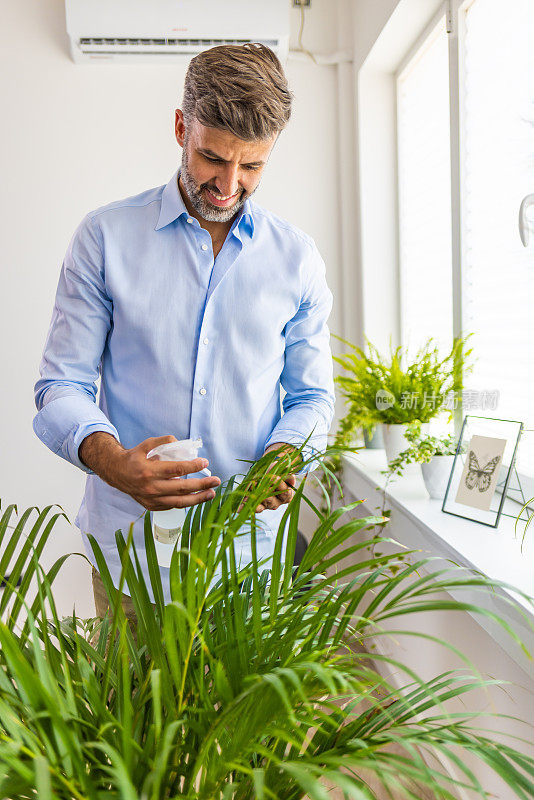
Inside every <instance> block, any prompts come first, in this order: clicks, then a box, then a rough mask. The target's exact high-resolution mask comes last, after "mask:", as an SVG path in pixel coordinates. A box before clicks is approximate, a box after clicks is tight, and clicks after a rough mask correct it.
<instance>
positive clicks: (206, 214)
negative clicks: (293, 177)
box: [180, 141, 258, 222]
mask: <svg viewBox="0 0 534 800" xmlns="http://www.w3.org/2000/svg"><path fill="white" fill-rule="evenodd" d="M188 166H189V162H188V158H187V141H185V142H184V148H183V152H182V169H181V170H180V178H181V179H182V183H183V185H184V187H185V190H186V192H187V196H188V197H189V200H190V201H191V205H192V206H193V208H194V209H195V211H196V212H197V214H199V215H200V216H201V217H202V219H205V220H206V222H229V221H230V220H231V219H233V218H234V217H235V215H236V214H237V213H238V212H239V211H240V210H241V209H242V208H243V206H244V205H245V201H246V200H248V198H249V197H251V196H252V195H253V194H254V192H255V191H256V189H257V188H258V187H256V189H254V191H252V192H249V193H247V192H245V191H244V190H241V192H242V193H241V197H240V198H239V200H237V201H236V202H235V203H234V205H233V206H229V208H217V206H214V205H212V204H211V203H209V202H208V201H207V200H205V198H204V195H203V189H204V187H205V186H207V184H205V183H203V184H201V185H200V186H199V185H198V184H197V183H196V182H195V180H194V179H193V176H192V175H191V173H190V172H189V169H188Z"/></svg>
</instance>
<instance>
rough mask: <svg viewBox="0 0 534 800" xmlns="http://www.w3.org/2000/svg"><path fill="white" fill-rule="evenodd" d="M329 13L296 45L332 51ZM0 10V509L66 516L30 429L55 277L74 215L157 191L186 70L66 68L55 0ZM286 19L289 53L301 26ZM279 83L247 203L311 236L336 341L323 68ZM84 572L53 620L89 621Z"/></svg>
mask: <svg viewBox="0 0 534 800" xmlns="http://www.w3.org/2000/svg"><path fill="white" fill-rule="evenodd" d="M288 3H289V0H288ZM333 11H335V7H333V6H332V4H331V2H329V0H313V8H312V9H311V10H310V11H309V12H307V23H306V29H305V34H304V43H305V45H306V46H307V47H308V48H310V49H314V50H317V51H319V52H328V51H330V50H332V49H334V48H335V42H336V19H335V13H333ZM2 12H3V26H2V27H3V46H2V55H1V56H0V58H1V73H0V74H1V75H2V77H1V79H0V80H1V84H0V85H1V99H2V110H3V114H2V120H3V122H2V126H1V127H0V152H1V154H2V173H1V174H2V190H1V195H0V196H1V201H0V202H1V214H0V220H1V222H0V224H1V226H2V230H1V241H2V283H3V287H4V292H3V294H2V297H3V304H2V306H3V307H2V313H1V314H0V329H1V341H2V384H1V389H2V392H1V399H0V403H1V406H0V420H1V422H0V425H1V456H0V499H1V500H2V507H5V505H7V504H8V503H11V502H16V503H18V504H19V507H20V508H22V509H24V508H26V507H27V506H29V505H32V504H35V505H37V506H39V507H42V506H45V505H47V504H48V503H51V502H56V503H60V504H61V505H62V507H63V508H64V509H65V511H66V512H67V514H68V515H69V516H70V518H71V519H74V516H75V513H76V510H77V508H78V505H79V501H80V499H81V495H82V491H83V485H84V475H83V473H82V472H81V471H79V470H77V469H76V468H75V467H73V466H71V465H69V464H68V463H67V462H65V461H63V460H62V459H60V458H59V457H57V456H54V455H53V454H52V453H50V451H49V450H47V449H46V448H45V446H44V445H42V444H41V443H40V442H39V440H38V439H37V438H36V437H35V435H34V433H33V430H32V424H31V423H32V418H33V416H34V414H35V407H34V402H33V385H34V383H35V381H36V379H37V377H38V365H39V361H40V358H41V352H42V348H43V344H44V339H45V335H46V332H47V330H48V325H49V321H50V316H51V313H52V306H53V300H54V295H55V290H56V285H57V279H58V275H59V270H60V268H61V262H62V259H63V256H64V253H65V250H66V248H67V245H68V242H69V239H70V237H71V235H72V233H73V232H74V229H75V228H76V226H77V224H78V223H79V221H80V220H81V219H82V217H83V216H84V215H85V213H86V212H87V211H89V210H91V209H93V208H95V207H97V206H99V205H102V204H104V203H107V202H110V201H112V200H116V199H119V198H121V197H126V196H128V195H131V194H134V193H137V192H140V191H142V190H144V189H147V188H149V187H151V186H157V185H160V184H163V183H166V182H167V181H168V180H169V178H170V177H171V175H172V173H173V172H174V170H175V169H176V167H177V165H178V164H179V162H180V158H181V151H180V149H179V147H178V145H177V144H176V141H175V139H174V136H173V119H174V109H175V108H176V107H177V106H178V105H179V101H180V98H181V91H182V85H183V78H184V74H185V67H182V66H181V65H170V64H167V65H161V66H160V65H152V64H151V65H145V66H143V65H137V64H136V65H130V64H128V65H116V64H109V65H103V64H98V65H87V66H85V65H84V66H76V65H75V64H73V62H72V61H71V60H70V58H69V56H68V50H67V37H66V34H65V20H64V7H63V3H62V2H61V0H26V2H24V3H8V2H7V1H5V2H3V3H2ZM291 13H292V34H293V40H294V42H293V43H295V40H296V32H297V31H298V23H299V21H300V18H299V15H298V12H297V11H296V10H293V11H292V12H291ZM21 33H23V34H24V45H23V46H22V44H21ZM287 73H288V77H289V81H290V85H291V88H292V91H293V92H294V95H295V105H294V114H293V119H292V120H291V122H290V125H289V127H288V129H287V131H285V132H284V134H283V135H282V137H281V139H280V141H279V143H278V144H277V146H276V148H275V150H274V152H273V154H272V157H271V162H270V164H269V165H268V168H267V171H266V173H265V176H264V179H263V183H262V187H261V188H260V189H259V190H258V192H257V194H256V198H257V200H258V202H260V203H263V204H264V205H265V206H267V207H268V208H271V209H272V210H274V211H276V212H277V213H278V214H280V215H282V216H284V217H286V218H287V219H289V220H290V221H292V222H294V223H295V224H297V225H299V226H300V227H301V228H303V229H304V230H306V231H307V232H308V233H310V234H311V235H312V236H314V238H315V240H316V242H317V245H318V247H319V249H320V251H321V253H322V255H323V257H324V258H325V260H326V263H327V268H328V280H329V283H330V286H331V288H332V290H333V292H334V295H335V298H336V300H335V307H334V311H333V314H332V317H331V321H330V325H331V329H332V330H333V331H337V332H340V331H339V327H338V326H339V309H338V300H337V298H338V296H339V292H338V269H339V263H338V262H339V258H338V254H339V242H338V228H337V217H338V195H337V180H338V156H337V85H336V67H334V66H318V65H315V64H313V63H312V62H311V61H297V60H290V61H289V62H288V65H287ZM162 433H166V431H165V432H162ZM77 551H80V552H82V551H83V547H82V544H81V539H80V536H79V533H78V531H77V530H76V529H75V528H74V527H69V526H68V525H67V524H66V523H64V524H61V523H60V524H59V525H58V526H57V529H56V533H55V534H54V535H53V538H52V541H51V543H50V546H49V547H48V548H47V558H46V559H44V561H45V562H46V563H48V562H50V563H52V562H53V561H54V560H55V558H56V557H57V556H58V555H59V554H61V553H64V552H77ZM89 574H90V573H89V568H88V565H87V562H85V561H83V560H82V559H80V558H78V557H76V558H75V559H74V558H71V559H69V561H68V562H67V565H66V566H65V567H63V570H62V572H61V573H60V577H59V578H58V580H57V582H56V596H57V597H58V599H59V605H60V610H61V612H62V613H65V614H67V613H72V605H73V603H74V602H75V603H76V608H77V613H78V614H81V615H84V614H86V615H91V614H92V613H93V605H92V594H91V589H90V581H89ZM61 576H62V577H61Z"/></svg>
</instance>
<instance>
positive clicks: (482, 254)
mask: <svg viewBox="0 0 534 800" xmlns="http://www.w3.org/2000/svg"><path fill="white" fill-rule="evenodd" d="M533 42H534V3H533V2H532V0H508V1H507V2H506V3H505V4H504V3H502V0H474V2H471V3H470V5H469V6H468V7H467V9H466V12H465V36H464V38H463V42H462V47H463V64H464V70H463V85H462V86H461V90H462V91H461V104H462V114H461V126H462V134H463V148H462V149H463V164H464V170H463V180H462V198H461V200H462V202H461V208H462V242H463V258H462V287H463V292H462V294H463V317H464V319H463V326H464V330H465V331H472V332H473V337H472V345H473V348H474V355H475V356H476V358H477V361H476V365H475V370H474V372H473V375H472V377H471V378H469V380H468V387H467V388H468V391H467V393H466V396H465V398H464V412H466V413H473V414H481V415H485V416H493V417H501V418H506V419H517V420H521V421H523V422H525V423H526V427H527V428H534V369H533V359H534V246H531V247H530V249H524V248H523V246H522V244H521V241H520V238H519V233H518V211H519V205H520V202H521V200H522V198H523V197H524V195H526V194H529V193H532V192H534V47H533ZM531 239H532V237H531ZM497 393H498V394H497ZM465 401H466V402H465ZM484 405H485V406H486V407H484ZM480 406H482V407H480ZM518 466H519V469H520V471H521V472H524V473H526V474H529V475H531V476H534V434H533V433H528V434H525V436H524V437H523V442H522V445H521V448H520V451H519V461H518Z"/></svg>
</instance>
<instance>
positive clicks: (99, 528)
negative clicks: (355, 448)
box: [33, 171, 334, 602]
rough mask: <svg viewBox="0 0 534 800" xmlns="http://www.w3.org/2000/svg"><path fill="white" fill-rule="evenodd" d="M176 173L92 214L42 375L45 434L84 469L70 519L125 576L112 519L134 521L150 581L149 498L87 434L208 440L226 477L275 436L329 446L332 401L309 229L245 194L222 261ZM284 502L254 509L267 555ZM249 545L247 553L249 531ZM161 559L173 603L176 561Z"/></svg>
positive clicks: (323, 288) (125, 440)
mask: <svg viewBox="0 0 534 800" xmlns="http://www.w3.org/2000/svg"><path fill="white" fill-rule="evenodd" d="M178 175H179V171H177V172H176V173H175V174H174V175H173V176H172V178H171V180H170V181H169V183H168V184H167V185H166V186H159V187H157V188H155V189H149V190H148V191H145V192H142V193H141V194H138V195H135V196H134V197H129V198H126V199H125V200H120V201H118V202H115V203H110V204H109V205H106V206H103V207H101V208H98V209H97V210H96V211H92V212H90V213H89V214H87V216H86V217H85V218H84V219H83V220H82V222H81V223H80V225H79V226H78V228H77V230H76V231H75V233H74V236H73V237H72V240H71V242H70V244H69V247H68V250H67V253H66V256H65V259H64V262H63V266H62V269H61V274H60V277H59V283H58V288H57V293H56V300H55V306H54V310H53V314H52V321H51V325H50V329H49V331H48V336H47V339H46V343H45V347H44V353H43V358H42V361H41V365H40V374H41V378H40V380H38V381H37V383H36V385H35V404H36V406H37V409H38V413H37V414H36V416H35V418H34V421H33V427H34V430H35V433H36V434H37V436H38V437H39V439H41V441H42V442H44V444H45V445H46V446H47V447H48V448H50V450H52V452H53V453H56V454H57V455H59V456H61V457H62V458H64V459H66V460H67V461H70V462H71V463H72V464H74V465H76V466H77V467H79V468H80V469H82V470H84V472H86V473H88V475H87V481H86V487H85V494H84V497H83V500H82V504H81V506H80V509H79V511H78V514H77V516H76V520H75V524H76V525H77V526H78V527H79V528H80V530H81V532H82V537H83V540H84V545H85V548H86V552H87V555H88V558H89V560H90V561H91V562H92V563H93V564H95V559H94V556H93V552H92V550H91V547H90V545H89V542H88V540H87V537H86V534H87V532H90V533H92V534H93V535H94V536H95V538H96V539H97V541H98V543H99V545H100V547H101V548H102V551H103V553H104V556H105V558H106V562H107V564H108V566H109V569H110V572H111V576H112V578H113V581H114V584H115V585H116V586H117V585H118V581H119V575H120V560H119V556H118V553H117V550H116V544H115V531H116V530H117V529H118V528H121V529H122V531H123V534H124V537H125V538H126V536H127V533H128V529H129V525H130V523H131V522H132V521H133V520H136V524H135V527H134V540H135V545H136V548H137V552H138V554H139V557H140V562H141V564H142V566H143V569H144V570H145V576H146V578H147V584H148V585H149V580H148V569H147V564H146V555H145V549H144V537H143V525H142V523H143V514H144V513H145V509H144V508H143V506H141V505H140V504H139V503H137V502H136V501H135V500H133V498H132V497H130V496H129V495H127V494H125V493H123V492H120V491H119V490H118V489H114V488H112V487H111V486H109V485H108V484H107V483H105V482H104V481H102V480H101V479H100V478H99V477H98V476H97V475H96V474H94V473H93V472H92V471H91V470H90V469H88V468H87V467H86V466H85V465H84V464H83V463H82V462H81V461H80V458H79V456H78V447H79V446H80V444H81V442H82V441H83V439H84V438H85V437H86V436H88V435H89V434H90V433H93V432H94V431H107V432H108V433H111V434H112V435H113V436H114V437H115V438H116V439H117V440H118V441H119V442H120V443H121V444H122V445H123V447H125V448H131V447H134V446H135V445H137V444H139V443H140V442H141V441H143V440H144V439H147V438H148V437H150V436H164V435H167V434H173V435H174V436H176V438H177V439H189V438H193V439H194V438H197V437H199V436H200V437H201V438H202V442H203V448H202V449H201V450H200V452H199V456H201V457H204V458H207V459H208V460H209V462H210V465H209V468H210V470H211V471H212V474H213V475H217V476H218V477H219V478H220V479H221V481H222V482H224V481H226V480H228V478H229V477H230V476H232V475H235V474H239V475H244V474H245V473H246V472H247V470H248V468H249V466H250V465H249V464H246V463H244V462H243V461H242V460H240V459H245V460H248V461H254V460H256V459H258V458H260V456H261V455H262V454H263V452H264V450H265V448H266V447H267V446H268V445H269V444H272V443H274V442H288V443H292V444H301V443H302V442H303V441H304V440H305V439H306V438H307V437H308V436H309V435H310V434H311V433H312V431H314V434H313V437H312V439H311V440H310V444H311V445H312V447H313V448H315V449H316V450H323V449H324V448H325V447H326V436H327V432H328V430H329V428H330V425H331V422H332V418H333V413H334V385H333V371H332V356H331V351H330V344H329V341H330V336H329V330H328V326H327V319H328V316H329V314H330V311H331V307H332V294H331V292H330V290H329V288H328V286H327V283H326V279H325V266H324V262H323V260H322V258H321V256H320V255H319V252H318V250H317V247H316V246H315V244H314V242H313V239H312V238H311V237H310V236H308V235H306V234H305V233H303V232H302V231H300V230H298V229H297V228H296V227H294V226H293V225H291V224H290V223H288V222H286V221H284V220H282V219H280V218H279V217H277V216H276V215H274V214H272V213H271V212H269V211H266V210H265V209H263V208H261V207H260V206H258V205H257V204H256V203H254V202H253V201H251V200H250V199H249V200H247V201H246V203H245V205H244V206H243V208H242V210H241V211H240V212H239V213H238V215H237V216H236V219H235V220H234V222H233V224H232V228H231V230H230V232H229V234H228V236H227V238H226V241H225V242H224V245H223V247H222V249H221V251H220V252H219V254H218V256H217V258H216V259H215V260H214V258H213V249H212V241H211V238H210V235H209V233H208V231H206V230H205V229H204V228H202V227H201V226H200V224H199V223H198V221H197V220H196V219H194V218H193V217H190V216H189V214H188V212H187V209H186V207H185V205H184V202H183V199H182V196H181V194H180V191H179V189H178V182H177V179H178ZM99 375H100V376H101V384H100V392H99V396H98V405H97V403H96V398H97V379H98V377H99ZM280 385H281V386H282V387H283V389H284V390H285V392H286V394H285V396H284V398H283V402H282V407H281V394H280ZM282 410H283V412H284V413H283V414H282ZM285 508H286V506H281V507H280V508H279V509H276V510H274V511H271V510H266V511H264V512H262V513H261V514H259V515H258V516H257V520H258V523H260V521H261V523H263V528H264V530H263V531H262V532H261V533H259V539H258V551H259V553H258V554H259V556H260V557H261V556H262V555H269V554H270V555H272V552H273V549H274V536H275V532H276V530H277V528H278V523H279V521H280V519H281V517H282V514H283V512H284V510H285ZM247 542H248V543H247ZM238 544H239V547H236V550H238V551H239V553H240V555H241V557H242V560H244V561H246V560H249V559H250V543H249V540H248V537H246V536H240V537H239V538H238V540H236V546H237V545H238ZM95 566H96V564H95ZM160 571H161V574H162V580H163V585H164V591H165V595H166V601H167V602H168V601H169V600H170V596H169V592H168V588H169V587H168V569H166V568H164V567H160ZM152 599H153V598H152Z"/></svg>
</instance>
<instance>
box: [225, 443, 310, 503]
mask: <svg viewBox="0 0 534 800" xmlns="http://www.w3.org/2000/svg"><path fill="white" fill-rule="evenodd" d="M271 450H280V454H279V457H280V458H282V457H283V456H284V454H287V457H288V465H289V463H291V466H292V467H300V466H301V463H302V459H301V457H300V454H299V453H297V452H296V449H295V448H294V447H293V446H292V445H290V444H287V443H286V442H276V443H275V444H271V445H269V447H267V448H266V450H265V453H268V452H270V451H271ZM265 453H264V454H263V455H265ZM276 463H277V462H276V461H275V462H274V464H276ZM271 469H272V467H271ZM276 480H277V484H276V485H275V486H273V489H274V490H275V491H274V492H273V494H272V495H271V496H270V497H268V498H266V499H265V500H263V501H262V502H261V503H260V504H259V505H258V506H257V508H256V511H255V513H256V514H260V513H261V512H262V511H265V509H266V508H267V509H269V510H274V509H275V508H278V507H279V506H282V505H285V504H286V503H289V502H290V501H291V500H292V499H293V497H294V495H295V489H294V487H295V483H296V481H297V478H296V475H294V474H293V473H291V474H290V475H288V476H287V477H286V478H285V479H284V480H279V479H276ZM254 488H255V484H254V483H252V484H251V485H250V486H249V487H248V490H249V491H251V490H254ZM246 500H247V498H246V497H245V498H243V502H242V503H241V504H240V505H239V508H238V511H241V509H242V508H243V504H244V503H245V501H246Z"/></svg>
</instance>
